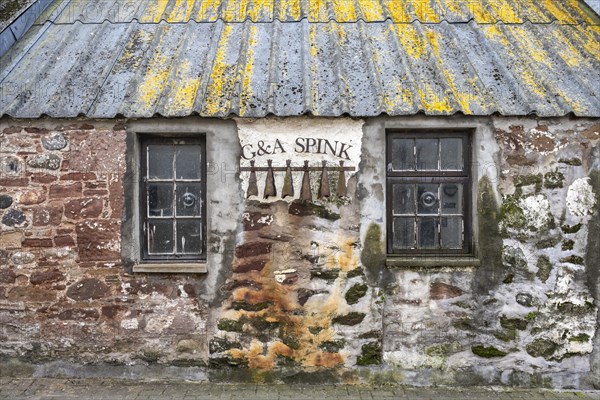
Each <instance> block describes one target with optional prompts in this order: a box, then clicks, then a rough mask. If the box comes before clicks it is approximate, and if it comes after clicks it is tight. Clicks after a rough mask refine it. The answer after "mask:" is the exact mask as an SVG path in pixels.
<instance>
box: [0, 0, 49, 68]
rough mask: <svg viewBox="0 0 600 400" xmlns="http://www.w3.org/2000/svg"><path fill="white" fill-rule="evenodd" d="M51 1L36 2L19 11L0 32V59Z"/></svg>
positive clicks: (39, 0) (37, 0) (38, 0)
mask: <svg viewBox="0 0 600 400" xmlns="http://www.w3.org/2000/svg"><path fill="white" fill-rule="evenodd" d="M52 1H53V0H36V1H35V2H34V3H32V4H30V5H29V6H28V7H26V8H24V9H23V10H21V12H20V13H19V14H18V16H16V17H15V18H14V19H13V20H12V22H11V23H10V24H8V25H7V26H6V27H5V28H4V29H3V30H2V32H0V57H2V56H3V55H4V53H6V52H7V51H8V49H9V48H10V47H11V46H12V45H13V44H15V43H16V42H17V40H19V39H21V38H22V37H23V35H25V33H26V32H27V31H28V30H29V28H31V27H32V26H33V25H34V23H35V21H36V20H37V18H38V17H39V16H40V15H41V14H42V13H43V12H44V10H46V8H48V6H49V5H50V3H52Z"/></svg>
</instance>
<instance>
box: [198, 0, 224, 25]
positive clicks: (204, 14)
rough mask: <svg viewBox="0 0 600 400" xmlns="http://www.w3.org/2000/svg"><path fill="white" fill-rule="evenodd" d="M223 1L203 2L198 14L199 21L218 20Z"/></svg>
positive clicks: (206, 0) (210, 0)
mask: <svg viewBox="0 0 600 400" xmlns="http://www.w3.org/2000/svg"><path fill="white" fill-rule="evenodd" d="M221 3H223V0H202V1H201V2H200V8H199V9H198V13H197V14H196V20H197V21H214V20H215V19H217V18H218V15H219V7H220V6H221Z"/></svg>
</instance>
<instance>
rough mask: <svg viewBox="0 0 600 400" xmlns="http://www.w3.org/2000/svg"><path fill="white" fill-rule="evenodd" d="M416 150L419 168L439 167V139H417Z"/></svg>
mask: <svg viewBox="0 0 600 400" xmlns="http://www.w3.org/2000/svg"><path fill="white" fill-rule="evenodd" d="M416 150H417V169H418V170H437V169H438V154H439V152H438V140H437V139H416Z"/></svg>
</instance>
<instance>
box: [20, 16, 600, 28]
mask: <svg viewBox="0 0 600 400" xmlns="http://www.w3.org/2000/svg"><path fill="white" fill-rule="evenodd" d="M304 20H308V17H304V18H300V19H297V20H294V21H287V20H282V19H280V18H273V19H272V20H270V21H255V20H253V19H251V18H246V19H244V20H243V21H226V20H224V19H223V18H217V19H215V20H214V21H198V20H196V19H195V18H190V19H189V20H188V21H185V22H169V21H167V20H166V19H164V18H162V19H161V20H160V21H157V22H140V20H139V19H137V18H132V19H131V20H128V21H118V22H115V21H111V20H109V19H108V18H105V19H103V20H98V21H94V22H86V21H82V20H81V19H79V18H76V19H74V20H73V21H70V22H55V21H53V20H44V21H39V22H36V23H34V24H32V26H33V25H36V26H39V25H43V24H45V23H50V24H52V25H73V24H75V23H77V22H78V23H80V24H83V25H102V24H104V23H105V22H108V23H109V24H112V25H126V24H130V23H132V22H136V23H138V24H144V25H158V24H162V23H165V24H169V25H185V24H189V23H196V24H215V23H217V22H221V23H223V24H246V23H253V24H272V23H274V22H279V23H282V24H294V23H298V22H303V21H304ZM388 21H392V22H393V20H392V18H390V17H388V18H382V19H381V20H377V21H373V20H368V21H367V20H365V19H364V18H357V19H356V20H355V21H341V22H340V21H337V20H336V19H335V18H331V19H329V20H327V21H318V22H309V23H310V24H312V25H317V24H330V23H336V24H342V25H343V24H347V25H351V24H356V23H359V22H360V23H365V24H380V23H383V22H388ZM415 22H417V23H419V24H421V25H441V24H443V23H448V24H452V25H461V24H464V25H466V24H470V23H471V22H473V23H475V24H478V25H500V24H503V25H525V24H534V25H552V24H554V23H556V22H559V21H558V20H557V19H553V20H552V21H546V22H539V21H531V20H530V19H529V18H525V19H523V21H522V22H505V21H502V20H496V21H494V22H477V21H475V18H471V19H468V20H464V21H448V20H447V19H442V20H440V21H439V22H423V21H421V20H419V19H418V18H414V19H413V20H411V21H410V22H409V21H404V22H393V24H394V25H412V24H413V23H415ZM561 25H582V24H581V23H572V24H567V23H562V24H561ZM589 25H592V26H600V19H598V21H597V22H596V23H595V24H589Z"/></svg>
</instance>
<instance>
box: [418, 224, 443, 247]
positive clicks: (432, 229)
mask: <svg viewBox="0 0 600 400" xmlns="http://www.w3.org/2000/svg"><path fill="white" fill-rule="evenodd" d="M437 224H438V219H437V218H430V217H425V218H417V230H418V236H419V248H420V249H437V248H438V243H439V239H438V228H437Z"/></svg>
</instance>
